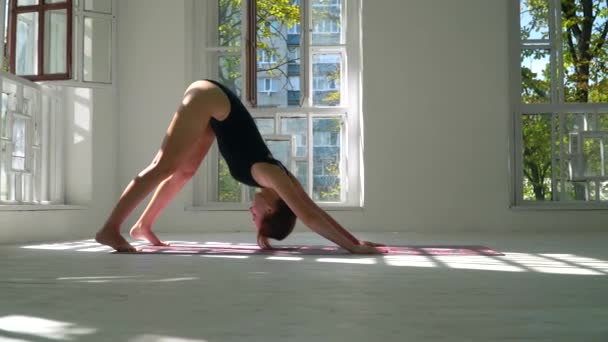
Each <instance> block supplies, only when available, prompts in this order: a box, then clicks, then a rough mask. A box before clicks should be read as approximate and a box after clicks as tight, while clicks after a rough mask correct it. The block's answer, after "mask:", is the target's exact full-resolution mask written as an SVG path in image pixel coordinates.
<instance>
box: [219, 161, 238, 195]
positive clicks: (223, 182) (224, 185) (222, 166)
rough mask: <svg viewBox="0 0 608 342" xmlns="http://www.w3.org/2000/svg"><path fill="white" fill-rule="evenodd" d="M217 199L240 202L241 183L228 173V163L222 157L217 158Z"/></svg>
mask: <svg viewBox="0 0 608 342" xmlns="http://www.w3.org/2000/svg"><path fill="white" fill-rule="evenodd" d="M217 197H218V201H219V202H240V201H241V185H240V183H239V182H237V181H236V180H235V179H234V178H232V176H231V175H230V170H229V169H228V164H226V161H225V160H224V158H222V157H220V158H219V165H218V196H217Z"/></svg>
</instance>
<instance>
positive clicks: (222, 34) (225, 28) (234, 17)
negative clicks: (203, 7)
mask: <svg viewBox="0 0 608 342" xmlns="http://www.w3.org/2000/svg"><path fill="white" fill-rule="evenodd" d="M210 3H211V2H210ZM217 9H218V14H217V17H218V30H217V38H216V39H217V44H218V45H219V46H240V45H241V17H242V16H241V12H242V11H241V1H236V0H219V4H218V8H217ZM214 40H215V39H214Z"/></svg>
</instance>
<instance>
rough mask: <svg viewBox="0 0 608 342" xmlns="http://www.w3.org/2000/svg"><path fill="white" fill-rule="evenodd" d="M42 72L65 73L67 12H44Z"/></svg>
mask: <svg viewBox="0 0 608 342" xmlns="http://www.w3.org/2000/svg"><path fill="white" fill-rule="evenodd" d="M44 23H45V24H44V25H45V28H44V43H45V45H44V72H45V73H48V74H61V73H66V72H67V37H68V36H67V27H68V23H67V10H54V11H46V12H45V19H44Z"/></svg>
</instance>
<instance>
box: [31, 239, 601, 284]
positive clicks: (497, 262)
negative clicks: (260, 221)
mask: <svg viewBox="0 0 608 342" xmlns="http://www.w3.org/2000/svg"><path fill="white" fill-rule="evenodd" d="M167 242H169V243H173V244H180V245H185V246H189V245H192V246H197V245H200V244H201V243H200V242H195V241H167ZM133 245H134V246H135V247H138V246H144V245H147V243H145V242H134V243H133ZM203 245H204V246H210V247H214V248H219V249H217V251H218V252H219V253H222V252H223V251H224V250H222V249H221V248H222V247H225V248H226V250H225V251H224V252H226V253H227V254H205V255H199V256H200V257H203V258H221V259H249V258H251V256H249V255H228V253H229V252H230V250H229V249H228V248H229V247H234V246H238V248H239V253H240V254H242V253H246V254H250V253H251V254H253V253H254V252H255V251H256V250H257V249H258V247H257V246H256V245H255V244H249V243H238V244H234V243H230V242H218V241H207V242H204V243H203ZM22 248H26V249H43V250H58V251H66V250H74V251H78V252H111V251H112V249H111V248H110V247H107V246H100V245H99V244H98V243H96V242H95V241H94V240H92V239H89V240H83V241H74V242H66V243H52V244H40V245H28V246H23V247H22ZM328 248H330V247H329V246H328ZM332 248H333V247H332ZM163 253H165V252H163ZM185 256H193V255H185ZM253 257H264V258H265V259H266V260H276V261H313V260H314V261H315V262H320V263H342V264H359V265H376V264H383V265H387V266H397V267H420V268H451V269H459V270H483V271H497V272H536V273H547V274H570V275H607V274H608V261H606V260H599V259H594V258H589V257H585V256H580V255H573V254H559V253H557V254H547V253H544V254H533V253H510V252H504V255H378V256H372V257H366V258H361V257H358V256H352V257H350V256H347V257H344V256H341V257H322V258H319V257H318V256H317V257H316V258H314V259H313V258H306V257H293V256H278V255H274V256H264V255H254V256H253ZM128 278H131V277H116V278H113V277H93V279H85V278H58V280H71V281H78V282H91V283H104V282H110V281H117V280H120V281H146V282H178V281H189V280H196V279H198V278H196V277H180V278H168V279H155V280H150V279H147V280H143V279H139V280H135V279H128Z"/></svg>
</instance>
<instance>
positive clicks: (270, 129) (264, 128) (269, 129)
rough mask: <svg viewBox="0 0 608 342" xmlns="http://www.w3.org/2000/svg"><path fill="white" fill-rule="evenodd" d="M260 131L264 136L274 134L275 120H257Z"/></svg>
mask: <svg viewBox="0 0 608 342" xmlns="http://www.w3.org/2000/svg"><path fill="white" fill-rule="evenodd" d="M255 123H256V125H257V126H258V130H259V131H260V133H261V134H262V135H269V134H274V119H259V118H258V119H255Z"/></svg>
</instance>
